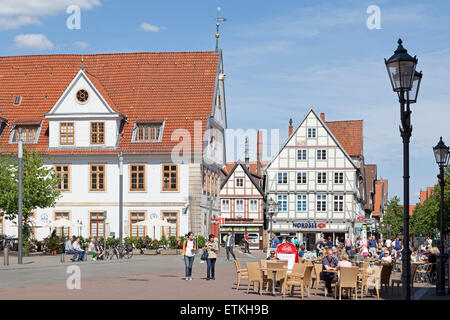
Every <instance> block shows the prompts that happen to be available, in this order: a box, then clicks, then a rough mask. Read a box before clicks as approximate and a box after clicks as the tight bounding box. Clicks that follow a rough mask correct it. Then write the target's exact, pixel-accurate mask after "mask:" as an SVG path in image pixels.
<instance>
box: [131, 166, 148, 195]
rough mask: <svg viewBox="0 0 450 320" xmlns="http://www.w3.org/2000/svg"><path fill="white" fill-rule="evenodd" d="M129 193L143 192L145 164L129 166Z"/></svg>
mask: <svg viewBox="0 0 450 320" xmlns="http://www.w3.org/2000/svg"><path fill="white" fill-rule="evenodd" d="M129 168H130V191H145V164H130V165H129Z"/></svg>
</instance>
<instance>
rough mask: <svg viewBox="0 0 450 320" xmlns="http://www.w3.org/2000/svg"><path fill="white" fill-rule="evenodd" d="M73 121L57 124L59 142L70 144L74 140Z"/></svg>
mask: <svg viewBox="0 0 450 320" xmlns="http://www.w3.org/2000/svg"><path fill="white" fill-rule="evenodd" d="M73 137H74V130H73V122H61V123H60V124H59V144H61V145H72V144H73V142H74V139H73Z"/></svg>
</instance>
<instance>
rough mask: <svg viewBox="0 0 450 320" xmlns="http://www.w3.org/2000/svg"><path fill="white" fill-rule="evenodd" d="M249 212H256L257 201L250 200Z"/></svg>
mask: <svg viewBox="0 0 450 320" xmlns="http://www.w3.org/2000/svg"><path fill="white" fill-rule="evenodd" d="M249 211H250V212H258V200H257V199H250V209H249Z"/></svg>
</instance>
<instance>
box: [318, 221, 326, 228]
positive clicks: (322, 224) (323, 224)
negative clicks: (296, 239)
mask: <svg viewBox="0 0 450 320" xmlns="http://www.w3.org/2000/svg"><path fill="white" fill-rule="evenodd" d="M317 226H318V227H319V228H325V226H326V224H325V223H323V222H321V223H318V224H317Z"/></svg>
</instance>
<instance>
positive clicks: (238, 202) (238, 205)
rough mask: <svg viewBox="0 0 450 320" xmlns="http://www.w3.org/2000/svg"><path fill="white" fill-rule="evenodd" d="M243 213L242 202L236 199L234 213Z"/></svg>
mask: <svg viewBox="0 0 450 320" xmlns="http://www.w3.org/2000/svg"><path fill="white" fill-rule="evenodd" d="M243 211H244V200H242V199H236V212H243Z"/></svg>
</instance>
